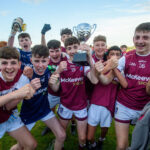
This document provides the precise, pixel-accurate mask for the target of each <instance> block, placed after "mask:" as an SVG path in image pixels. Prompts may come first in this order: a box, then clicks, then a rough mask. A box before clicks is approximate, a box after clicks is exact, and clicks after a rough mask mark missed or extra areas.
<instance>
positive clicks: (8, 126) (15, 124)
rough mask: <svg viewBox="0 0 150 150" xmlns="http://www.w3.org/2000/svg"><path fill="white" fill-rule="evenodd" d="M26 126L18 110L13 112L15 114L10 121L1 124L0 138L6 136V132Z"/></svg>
mask: <svg viewBox="0 0 150 150" xmlns="http://www.w3.org/2000/svg"><path fill="white" fill-rule="evenodd" d="M23 126H24V123H23V122H22V121H21V118H20V117H19V113H18V110H17V109H15V110H13V113H12V114H11V116H10V117H9V119H8V120H7V121H5V122H3V123H1V124H0V138H2V137H3V136H4V134H5V133H6V132H12V131H15V130H17V129H19V128H21V127H23Z"/></svg>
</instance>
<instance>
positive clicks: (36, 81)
mask: <svg viewBox="0 0 150 150" xmlns="http://www.w3.org/2000/svg"><path fill="white" fill-rule="evenodd" d="M30 84H31V86H32V88H33V89H34V90H37V89H39V88H40V87H41V82H40V79H39V78H35V79H33V80H31V83H30Z"/></svg>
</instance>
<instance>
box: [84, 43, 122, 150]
mask: <svg viewBox="0 0 150 150" xmlns="http://www.w3.org/2000/svg"><path fill="white" fill-rule="evenodd" d="M113 57H115V58H113ZM120 57H121V49H120V48H119V47H118V46H112V47H111V48H109V49H108V52H107V60H108V63H111V68H110V69H109V70H110V71H109V72H108V73H107V75H108V74H110V73H111V72H113V69H115V68H116V67H117V61H116V60H117V59H119V58H120ZM100 66H101V67H100ZM109 66H110V65H109ZM95 68H96V70H97V71H98V73H99V78H100V82H99V83H98V84H97V85H95V86H94V90H93V92H92V96H91V105H90V108H89V112H88V135H87V139H88V148H89V150H95V149H96V147H97V149H98V148H99V149H101V148H102V143H103V141H104V140H105V137H106V134H107V132H108V128H109V127H110V125H111V121H112V117H113V114H114V106H115V100H116V95H117V90H118V82H117V81H116V80H113V78H114V76H112V77H111V80H110V79H109V81H107V79H105V74H103V73H102V71H103V64H102V62H101V61H97V62H96V63H95ZM107 69H108V64H107ZM111 74H112V73H111ZM121 79H122V80H125V79H123V77H122V78H121ZM112 80H113V81H112ZM106 81H107V82H106ZM121 84H122V82H121ZM122 86H125V84H123V85H122ZM98 124H100V127H101V136H100V138H99V140H98V145H97V146H96V143H95V140H94V134H95V131H96V127H97V125H98Z"/></svg>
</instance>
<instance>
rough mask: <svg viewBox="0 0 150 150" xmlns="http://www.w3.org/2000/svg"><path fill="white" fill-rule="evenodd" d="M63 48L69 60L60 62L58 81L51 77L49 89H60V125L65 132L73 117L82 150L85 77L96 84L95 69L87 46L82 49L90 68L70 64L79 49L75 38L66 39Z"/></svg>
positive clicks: (84, 121)
mask: <svg viewBox="0 0 150 150" xmlns="http://www.w3.org/2000/svg"><path fill="white" fill-rule="evenodd" d="M65 48H66V51H67V54H68V55H69V59H68V60H67V61H62V62H61V63H60V65H59V67H58V69H57V71H56V72H57V73H58V74H59V75H60V80H58V78H57V75H58V74H56V75H52V77H51V81H53V84H51V87H52V89H53V90H54V91H57V90H58V89H59V86H60V87H61V91H60V101H61V104H60V105H59V108H58V115H59V117H60V123H61V125H62V126H63V127H64V129H65V130H66V128H67V126H68V123H69V120H71V118H72V116H73V115H74V116H75V118H76V122H77V132H78V138H79V150H83V149H85V147H86V128H87V97H86V93H85V76H87V77H88V78H89V80H90V81H91V82H92V83H94V84H96V83H97V82H98V80H97V78H96V77H95V73H94V72H95V68H94V65H93V61H92V57H91V55H90V48H89V47H88V46H86V45H84V46H82V48H83V49H84V50H87V53H88V56H89V64H90V67H84V66H77V65H76V64H73V63H72V60H73V56H74V54H75V53H76V52H77V50H78V49H79V41H78V39H77V38H76V37H70V38H68V39H66V41H65Z"/></svg>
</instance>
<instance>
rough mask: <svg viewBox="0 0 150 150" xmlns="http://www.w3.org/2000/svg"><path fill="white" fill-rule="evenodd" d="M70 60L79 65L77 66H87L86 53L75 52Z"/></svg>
mask: <svg viewBox="0 0 150 150" xmlns="http://www.w3.org/2000/svg"><path fill="white" fill-rule="evenodd" d="M72 62H73V63H75V64H77V65H79V66H89V63H88V61H87V54H86V53H76V54H74V56H73V61H72Z"/></svg>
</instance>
